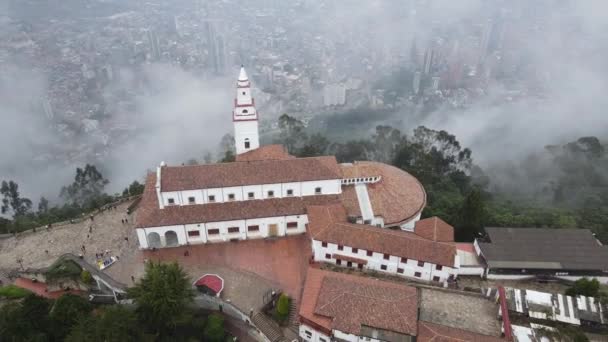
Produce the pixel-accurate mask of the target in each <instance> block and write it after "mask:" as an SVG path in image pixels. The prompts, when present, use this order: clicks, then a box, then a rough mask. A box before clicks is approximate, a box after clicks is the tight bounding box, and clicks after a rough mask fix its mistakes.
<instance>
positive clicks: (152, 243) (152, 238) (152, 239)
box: [148, 232, 161, 248]
mask: <svg viewBox="0 0 608 342" xmlns="http://www.w3.org/2000/svg"><path fill="white" fill-rule="evenodd" d="M148 247H150V248H153V247H156V248H160V247H161V245H160V235H158V233H154V232H152V233H148Z"/></svg>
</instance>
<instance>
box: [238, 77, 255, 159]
mask: <svg viewBox="0 0 608 342" xmlns="http://www.w3.org/2000/svg"><path fill="white" fill-rule="evenodd" d="M232 121H233V123H234V143H235V146H236V154H241V153H245V152H247V151H251V150H254V149H256V148H258V147H259V146H260V141H259V133H258V112H257V110H256V109H255V102H254V99H253V97H252V96H251V83H250V82H249V78H248V77H247V72H246V71H245V67H244V66H243V65H241V71H240V72H239V77H238V79H237V82H236V98H235V99H234V110H233V111H232Z"/></svg>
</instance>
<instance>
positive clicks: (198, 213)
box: [135, 173, 338, 228]
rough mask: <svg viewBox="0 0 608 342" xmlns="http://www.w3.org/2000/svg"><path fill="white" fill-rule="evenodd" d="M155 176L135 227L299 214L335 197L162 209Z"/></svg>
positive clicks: (146, 188)
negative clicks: (159, 203) (308, 206)
mask: <svg viewBox="0 0 608 342" xmlns="http://www.w3.org/2000/svg"><path fill="white" fill-rule="evenodd" d="M155 182H156V175H154V174H152V173H151V174H149V175H148V178H147V180H146V187H145V190H144V194H143V196H142V200H141V202H140V205H139V208H138V210H137V220H136V224H135V227H136V228H144V227H161V226H172V225H180V224H191V223H206V222H221V221H231V220H241V219H253V218H261V217H275V216H286V215H302V214H305V213H306V206H307V205H309V204H321V203H332V202H337V201H338V196H332V195H324V196H306V197H288V198H274V199H266V200H251V201H235V202H226V203H208V204H202V205H184V206H177V205H176V206H166V207H165V208H164V209H159V207H158V198H157V197H156V190H155V188H154V184H155Z"/></svg>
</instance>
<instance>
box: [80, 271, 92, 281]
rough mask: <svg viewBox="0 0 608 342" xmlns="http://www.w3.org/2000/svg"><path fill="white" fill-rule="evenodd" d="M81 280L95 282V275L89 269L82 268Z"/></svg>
mask: <svg viewBox="0 0 608 342" xmlns="http://www.w3.org/2000/svg"><path fill="white" fill-rule="evenodd" d="M80 280H81V281H82V282H83V283H85V284H87V285H89V284H92V283H93V276H92V275H91V272H89V271H87V270H82V272H81V273H80Z"/></svg>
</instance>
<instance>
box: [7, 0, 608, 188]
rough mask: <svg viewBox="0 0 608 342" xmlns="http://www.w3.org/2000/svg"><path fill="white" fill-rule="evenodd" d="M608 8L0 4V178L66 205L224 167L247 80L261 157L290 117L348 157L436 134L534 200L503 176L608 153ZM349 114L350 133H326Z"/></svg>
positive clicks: (591, 4)
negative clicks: (421, 130) (561, 155)
mask: <svg viewBox="0 0 608 342" xmlns="http://www.w3.org/2000/svg"><path fill="white" fill-rule="evenodd" d="M607 7H608V5H606V4H605V3H604V2H602V1H583V2H581V1H533V2H531V1H475V0H467V1H448V0H435V1H430V0H429V1H414V0H412V1H348V2H334V1H181V0H180V1H169V2H166V1H162V2H161V1H158V2H155V1H93V0H89V1H84V0H83V1H78V0H72V1H34V0H28V1H9V0H3V1H2V5H1V6H0V11H1V12H0V15H1V17H0V18H1V20H0V21H1V26H2V30H1V32H2V33H1V41H0V46H2V48H1V49H0V61H1V65H2V69H1V71H0V100H1V101H2V108H1V109H0V110H1V112H0V125H1V126H2V127H3V128H4V129H3V134H2V135H1V138H0V142H1V145H2V146H3V148H2V149H0V160H1V162H0V175H1V176H2V177H0V178H3V179H14V180H15V181H17V182H18V183H19V184H20V185H21V191H22V192H23V193H24V194H26V195H28V196H30V197H32V198H35V199H37V198H39V197H40V196H46V197H48V198H56V196H57V195H58V192H59V188H60V186H59V185H60V184H67V183H68V182H69V181H70V180H71V179H72V177H73V171H74V169H75V168H76V167H78V166H82V165H84V164H85V163H92V164H95V165H97V167H98V168H100V169H101V170H103V171H104V172H103V173H104V176H106V177H107V178H108V179H109V180H110V185H109V186H108V189H110V190H111V191H120V190H122V188H124V187H125V186H126V185H128V183H130V182H131V181H132V180H140V181H142V180H143V178H144V175H145V173H146V170H150V169H153V168H154V167H155V166H157V165H158V164H159V163H160V162H161V161H166V162H167V163H169V164H181V163H184V162H186V161H187V160H190V159H196V160H198V161H200V162H202V160H203V158H204V156H205V155H207V154H209V153H210V154H211V155H212V156H213V159H216V156H217V155H218V153H220V151H219V149H220V148H219V144H220V139H221V137H222V136H223V135H224V134H226V133H232V128H231V120H230V111H231V107H232V98H233V89H232V88H233V87H232V86H233V85H234V79H235V77H236V75H237V73H238V68H239V66H240V65H241V64H242V65H245V66H247V68H248V72H249V74H250V76H251V78H252V82H253V86H254V90H253V95H254V97H255V100H256V105H257V106H258V110H259V112H260V118H261V127H262V139H263V140H264V139H267V140H270V141H272V139H273V138H272V136H273V133H274V132H276V130H277V120H278V117H279V116H280V115H282V114H283V113H286V114H288V115H290V116H292V117H295V118H298V119H299V120H302V121H303V122H305V123H306V124H307V125H308V128H307V129H308V130H309V131H310V132H311V133H314V132H316V131H318V132H321V133H323V134H325V135H327V136H328V137H330V138H331V139H330V140H332V139H333V140H337V141H340V140H344V139H345V138H344V137H345V136H349V138H351V139H354V138H357V137H361V138H366V137H368V136H370V135H372V134H373V132H374V130H375V126H376V125H378V124H388V125H391V126H393V127H394V128H397V129H399V130H401V131H402V132H403V133H404V134H407V135H409V134H411V133H412V130H413V129H414V128H415V127H417V126H419V125H424V126H426V127H428V128H431V129H436V130H446V131H447V132H449V133H450V134H454V135H455V136H456V138H457V139H458V140H459V141H460V143H461V144H462V145H463V146H466V147H468V148H470V149H471V150H472V151H473V160H474V162H475V163H476V164H477V165H479V166H480V167H481V168H482V169H484V170H485V171H486V172H487V173H488V174H489V175H490V178H491V182H493V183H496V184H514V183H517V182H523V181H524V180H525V178H526V177H520V178H518V177H516V178H515V179H514V180H513V179H512V178H513V177H514V176H513V174H512V173H509V172H505V171H504V170H505V168H507V169H509V170H511V169H512V168H514V167H516V168H517V167H521V166H522V163H523V161H525V160H526V159H527V158H530V155H538V154H541V155H542V154H543V151H544V147H545V146H546V145H561V144H565V143H568V142H570V141H574V140H576V139H578V138H579V137H583V136H597V137H598V138H600V140H603V139H604V138H605V136H606V133H607V131H608V116H606V115H605V113H604V108H606V105H608V103H607V102H608V99H607V98H606V96H605V95H604V94H606V93H607V90H608V87H607V84H606V79H607V77H606V76H607V74H608V66H607V65H606V63H605V59H604V56H606V52H607V48H608V46H607V45H608V43H607V42H608V40H607V39H606V38H607V33H608V30H607V25H608V23H607V22H606V21H605V20H603V18H602V17H601V15H600V14H599V13H602V11H604V10H605V9H606V8H607ZM353 110H355V111H358V112H361V111H362V112H363V113H365V115H364V118H365V119H364V120H362V121H361V120H359V121H361V122H360V123H361V124H360V125H359V126H358V127H356V129H353V130H352V131H350V130H349V131H348V132H346V131H342V132H341V131H340V128H339V127H338V128H336V126H332V128H331V129H329V128H327V126H326V125H325V121H326V118H328V117H335V118H344V120H347V121H348V120H349V119H348V118H349V113H351V112H352V111H353ZM336 115H338V116H336ZM340 115H341V116H340ZM336 120H337V119H336ZM336 120H333V121H336ZM333 121H332V122H333ZM349 127H353V126H352V125H350V126H349ZM353 134H354V135H353ZM332 137H333V138H332ZM522 178H524V179H522Z"/></svg>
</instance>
